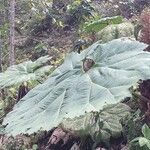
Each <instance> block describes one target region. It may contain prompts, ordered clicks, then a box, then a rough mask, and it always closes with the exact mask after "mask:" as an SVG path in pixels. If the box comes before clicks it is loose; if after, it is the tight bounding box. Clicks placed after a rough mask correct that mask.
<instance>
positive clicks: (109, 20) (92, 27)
mask: <svg viewBox="0 0 150 150" xmlns="http://www.w3.org/2000/svg"><path fill="white" fill-rule="evenodd" d="M121 22H122V17H121V16H114V17H106V18H102V19H99V20H96V21H93V22H91V23H89V22H87V23H85V25H84V28H83V32H88V33H90V32H98V31H100V30H102V29H103V28H105V27H106V26H108V25H111V24H119V23H121Z"/></svg>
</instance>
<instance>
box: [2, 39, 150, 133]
mask: <svg viewBox="0 0 150 150" xmlns="http://www.w3.org/2000/svg"><path fill="white" fill-rule="evenodd" d="M146 47H147V45H146V44H144V43H140V42H138V41H133V40H130V39H128V38H121V39H116V40H113V41H110V42H108V43H106V44H100V43H99V42H96V43H94V44H93V45H92V46H90V47H89V48H87V49H85V50H84V51H82V52H81V54H78V53H75V52H72V53H70V54H69V55H68V57H67V58H66V59H65V62H64V63H63V64H62V65H61V66H60V67H58V68H57V69H56V70H55V71H54V72H53V73H52V74H51V75H50V77H49V78H48V79H47V80H46V81H45V82H44V83H43V84H41V85H38V86H37V87H35V88H34V89H33V90H31V91H30V92H28V94H27V95H26V96H25V97H23V99H21V100H20V101H19V103H18V104H16V105H15V107H14V109H13V111H12V112H10V113H9V114H8V115H7V116H6V118H5V119H4V122H3V125H5V124H8V125H7V127H6V132H7V133H9V134H13V135H16V134H19V133H33V132H36V131H37V130H40V129H42V130H50V129H51V128H53V127H55V126H57V125H58V124H60V123H61V122H62V121H63V119H64V118H74V117H77V116H80V115H83V114H85V112H91V111H99V110H101V109H102V108H103V106H104V105H106V104H115V103H118V102H120V101H121V100H122V99H123V98H125V97H128V96H130V95H131V94H130V92H129V90H128V89H129V87H131V85H134V84H135V83H136V82H137V81H138V80H139V79H148V78H149V77H150V53H149V52H146V51H143V50H144V49H145V48H146ZM85 58H86V59H91V60H93V61H94V63H95V64H94V65H93V66H92V67H91V68H90V69H89V70H88V71H86V72H85V71H84V70H83V62H82V61H83V60H84V59H85Z"/></svg>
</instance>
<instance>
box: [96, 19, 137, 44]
mask: <svg viewBox="0 0 150 150" xmlns="http://www.w3.org/2000/svg"><path fill="white" fill-rule="evenodd" d="M96 36H97V39H99V40H102V42H108V41H111V40H113V39H118V38H121V37H134V25H133V24H132V23H130V22H124V23H120V24H112V25H108V26H107V27H105V28H104V29H102V30H101V31H99V32H98V33H97V34H96Z"/></svg>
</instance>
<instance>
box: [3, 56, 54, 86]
mask: <svg viewBox="0 0 150 150" xmlns="http://www.w3.org/2000/svg"><path fill="white" fill-rule="evenodd" d="M49 59H50V58H49V57H48V56H44V57H40V58H39V59H37V60H36V61H34V62H32V61H26V62H23V63H20V64H18V65H14V66H11V67H9V68H8V69H7V70H6V71H5V72H4V73H0V89H3V88H5V87H9V86H12V85H15V84H18V83H22V82H25V81H28V80H36V79H39V78H41V76H43V75H44V74H45V73H46V72H48V71H50V69H51V68H52V66H48V65H46V66H44V64H45V63H46V62H48V60H49Z"/></svg>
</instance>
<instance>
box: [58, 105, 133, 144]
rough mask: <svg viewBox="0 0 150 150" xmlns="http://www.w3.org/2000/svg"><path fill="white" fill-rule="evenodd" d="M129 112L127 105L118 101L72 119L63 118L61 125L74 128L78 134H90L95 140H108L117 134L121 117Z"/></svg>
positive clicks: (120, 127) (70, 128) (120, 128)
mask: <svg viewBox="0 0 150 150" xmlns="http://www.w3.org/2000/svg"><path fill="white" fill-rule="evenodd" d="M129 114H130V108H129V106H127V105H125V104H123V103H118V104H111V105H107V106H106V107H104V109H103V110H102V111H100V112H99V113H98V112H97V113H96V112H90V113H86V114H85V115H82V116H80V117H76V118H74V119H64V121H63V122H62V123H61V126H62V127H63V128H65V129H69V130H74V131H76V132H77V133H78V134H79V135H80V136H85V135H88V134H90V135H91V137H92V138H93V140H94V141H95V142H97V143H98V142H100V141H99V140H108V139H109V138H110V137H111V136H112V137H113V136H117V135H119V134H120V133H121V131H122V125H121V123H120V120H121V119H124V118H125V117H126V116H127V115H129Z"/></svg>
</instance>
